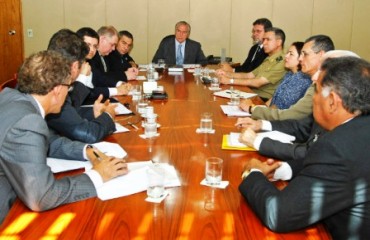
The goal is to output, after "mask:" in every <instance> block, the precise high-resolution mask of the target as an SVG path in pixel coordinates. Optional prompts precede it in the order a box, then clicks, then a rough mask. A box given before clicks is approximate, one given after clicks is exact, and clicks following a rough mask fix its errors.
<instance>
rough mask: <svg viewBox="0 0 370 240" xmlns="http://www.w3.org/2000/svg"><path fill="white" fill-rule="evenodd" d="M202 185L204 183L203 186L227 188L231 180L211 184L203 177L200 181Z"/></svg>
mask: <svg viewBox="0 0 370 240" xmlns="http://www.w3.org/2000/svg"><path fill="white" fill-rule="evenodd" d="M200 185H203V186H207V187H213V188H222V189H224V188H226V187H227V186H228V185H229V181H221V182H220V184H218V185H210V184H208V183H207V180H206V179H203V180H202V181H201V182H200Z"/></svg>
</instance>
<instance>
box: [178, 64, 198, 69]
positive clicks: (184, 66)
mask: <svg viewBox="0 0 370 240" xmlns="http://www.w3.org/2000/svg"><path fill="white" fill-rule="evenodd" d="M182 66H183V68H185V69H186V68H196V67H201V65H200V64H183V65H182Z"/></svg>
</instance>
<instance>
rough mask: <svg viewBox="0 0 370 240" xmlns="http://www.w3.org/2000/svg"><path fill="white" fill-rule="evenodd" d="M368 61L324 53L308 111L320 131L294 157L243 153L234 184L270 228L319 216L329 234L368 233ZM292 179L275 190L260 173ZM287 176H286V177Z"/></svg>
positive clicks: (286, 228) (296, 225)
mask: <svg viewBox="0 0 370 240" xmlns="http://www.w3.org/2000/svg"><path fill="white" fill-rule="evenodd" d="M369 99H370V63H368V62H366V61H365V60H362V59H359V58H354V57H341V58H333V59H327V60H326V61H325V62H324V63H323V65H322V66H321V71H320V73H319V77H318V80H317V82H316V84H315V93H314V97H313V116H314V119H315V121H316V122H317V123H318V124H319V125H321V127H322V128H323V129H325V130H327V133H326V134H324V135H323V136H321V137H320V138H319V139H318V140H317V141H316V143H315V144H313V145H312V147H311V148H310V149H309V150H308V152H307V155H306V157H305V158H304V159H303V160H300V161H291V162H288V163H286V162H284V163H280V162H274V161H273V160H272V159H268V160H267V162H261V161H259V160H257V159H250V160H249V161H248V163H247V165H246V166H245V171H244V173H243V181H242V183H241V184H240V186H239V190H240V192H241V193H242V195H243V196H244V197H245V199H246V201H247V202H248V204H249V206H250V207H251V208H252V209H253V210H254V211H255V212H256V214H257V215H258V216H259V218H260V219H261V220H262V222H263V223H264V224H265V225H266V226H267V227H268V228H269V229H271V230H272V231H276V232H290V231H295V230H299V229H302V228H305V227H308V226H310V225H312V224H315V223H317V222H321V221H322V222H323V223H324V224H325V225H326V226H327V229H328V230H329V232H330V233H331V235H332V237H333V239H336V240H338V239H339V240H340V239H370V231H369V229H370V175H369V172H370V158H369V153H368V150H367V149H368V145H369V141H370V135H369V132H370V115H369V114H370V104H369ZM275 170H277V171H281V173H280V175H281V178H283V177H284V178H286V179H291V181H290V183H289V184H288V185H287V186H286V187H285V188H284V189H283V190H279V189H278V188H276V186H275V185H274V184H272V183H271V182H269V181H268V180H267V179H266V176H270V174H273V173H274V172H277V171H275ZM286 176H287V177H286Z"/></svg>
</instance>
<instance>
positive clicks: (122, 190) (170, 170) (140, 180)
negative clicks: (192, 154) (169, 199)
mask: <svg viewBox="0 0 370 240" xmlns="http://www.w3.org/2000/svg"><path fill="white" fill-rule="evenodd" d="M127 165H128V169H129V173H128V174H126V175H123V176H120V177H117V178H114V179H112V180H110V181H108V182H106V183H104V185H103V186H102V187H100V188H98V189H97V192H98V197H99V198H100V199H101V200H108V199H112V198H118V197H123V196H128V195H131V194H134V193H138V192H143V191H146V189H147V186H148V179H147V173H146V171H147V169H148V168H149V167H150V166H152V165H153V163H152V162H151V161H145V162H133V163H128V164H127ZM160 167H162V168H164V169H165V183H164V185H165V187H178V186H181V183H180V179H179V178H178V176H177V173H176V170H175V168H174V167H173V166H170V165H169V164H167V163H160Z"/></svg>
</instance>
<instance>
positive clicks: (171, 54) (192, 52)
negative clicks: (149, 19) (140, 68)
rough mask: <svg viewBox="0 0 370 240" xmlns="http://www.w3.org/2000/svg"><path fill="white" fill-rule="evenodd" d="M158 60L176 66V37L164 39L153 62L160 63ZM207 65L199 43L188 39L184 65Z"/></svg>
mask: <svg viewBox="0 0 370 240" xmlns="http://www.w3.org/2000/svg"><path fill="white" fill-rule="evenodd" d="M158 59H164V60H165V62H166V64H169V65H175V64H176V44H175V35H169V36H167V37H165V38H163V39H162V41H161V43H160V44H159V47H158V50H157V52H156V53H155V55H154V57H153V60H152V62H155V63H156V62H158ZM195 63H196V64H207V59H206V57H205V56H204V53H203V51H202V46H201V44H200V43H199V42H196V41H194V40H191V39H189V38H188V39H186V44H185V54H184V64H195Z"/></svg>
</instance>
